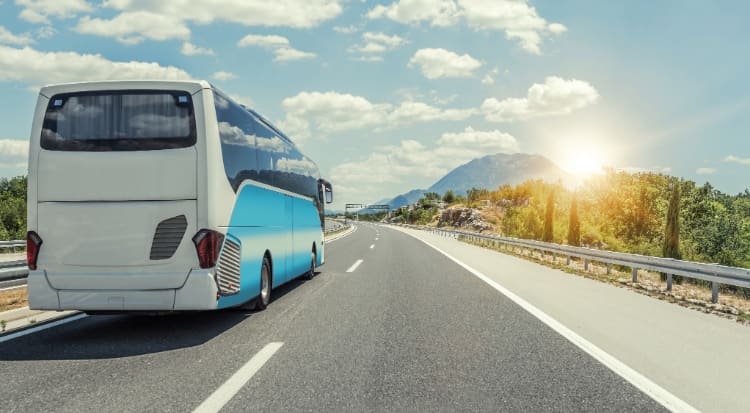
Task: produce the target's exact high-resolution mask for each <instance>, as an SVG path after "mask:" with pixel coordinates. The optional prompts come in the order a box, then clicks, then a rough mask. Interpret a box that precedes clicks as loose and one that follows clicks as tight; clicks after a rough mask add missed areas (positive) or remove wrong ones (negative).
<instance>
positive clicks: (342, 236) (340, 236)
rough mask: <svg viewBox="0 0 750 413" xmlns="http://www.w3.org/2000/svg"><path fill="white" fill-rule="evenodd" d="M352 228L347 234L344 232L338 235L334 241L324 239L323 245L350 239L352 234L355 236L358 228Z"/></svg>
mask: <svg viewBox="0 0 750 413" xmlns="http://www.w3.org/2000/svg"><path fill="white" fill-rule="evenodd" d="M351 228H352V229H351V231H345V232H342V233H340V234H336V236H335V237H334V238H332V239H324V240H323V243H324V244H330V243H332V242H334V241H338V240H340V239H341V238H345V237H348V236H349V235H352V234H354V233H355V232H356V231H357V226H356V225H352V227H351Z"/></svg>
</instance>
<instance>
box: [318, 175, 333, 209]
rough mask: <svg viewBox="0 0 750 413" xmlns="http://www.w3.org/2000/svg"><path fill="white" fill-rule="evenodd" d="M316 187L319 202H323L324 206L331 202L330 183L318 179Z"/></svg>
mask: <svg viewBox="0 0 750 413" xmlns="http://www.w3.org/2000/svg"><path fill="white" fill-rule="evenodd" d="M318 185H319V187H318V191H319V193H318V196H319V197H320V200H321V201H323V200H325V202H326V204H330V203H331V202H333V186H331V183H330V182H328V181H326V180H325V179H319V180H318Z"/></svg>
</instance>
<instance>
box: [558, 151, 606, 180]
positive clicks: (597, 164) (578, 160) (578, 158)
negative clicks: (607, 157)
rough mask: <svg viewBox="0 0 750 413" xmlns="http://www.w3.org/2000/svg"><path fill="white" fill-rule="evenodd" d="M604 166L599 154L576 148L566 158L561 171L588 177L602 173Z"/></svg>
mask: <svg viewBox="0 0 750 413" xmlns="http://www.w3.org/2000/svg"><path fill="white" fill-rule="evenodd" d="M603 165H604V162H603V156H602V154H601V153H597V152H596V151H592V150H590V149H583V148H578V149H577V150H575V151H571V152H570V153H569V154H567V156H566V160H565V164H564V165H562V167H563V169H565V170H567V171H568V172H569V173H571V174H573V175H577V176H588V175H592V174H596V173H601V172H602V167H603Z"/></svg>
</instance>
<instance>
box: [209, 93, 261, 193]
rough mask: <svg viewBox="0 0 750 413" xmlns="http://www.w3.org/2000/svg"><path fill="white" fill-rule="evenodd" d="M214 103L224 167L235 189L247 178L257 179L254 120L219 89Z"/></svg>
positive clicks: (215, 94)
mask: <svg viewBox="0 0 750 413" xmlns="http://www.w3.org/2000/svg"><path fill="white" fill-rule="evenodd" d="M214 103H215V106H216V118H217V119H216V120H217V122H218V124H219V136H220V137H221V153H222V158H223V160H224V169H225V171H226V174H227V179H229V183H230V184H231V185H232V188H233V189H234V190H235V192H236V191H237V189H238V188H239V186H240V185H241V184H242V181H244V180H245V179H252V180H258V169H259V168H258V159H257V155H256V145H257V143H256V131H255V127H254V122H253V120H252V117H251V116H250V114H249V113H248V112H247V111H246V110H245V109H243V108H242V107H240V106H237V105H235V104H233V103H232V102H231V101H229V100H228V99H226V98H225V97H224V96H222V95H221V94H220V93H218V92H216V91H214Z"/></svg>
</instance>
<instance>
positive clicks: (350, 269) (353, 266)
mask: <svg viewBox="0 0 750 413" xmlns="http://www.w3.org/2000/svg"><path fill="white" fill-rule="evenodd" d="M359 264H362V260H357V262H355V263H354V264H352V266H351V267H349V269H348V270H346V272H354V270H356V269H357V267H359Z"/></svg>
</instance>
